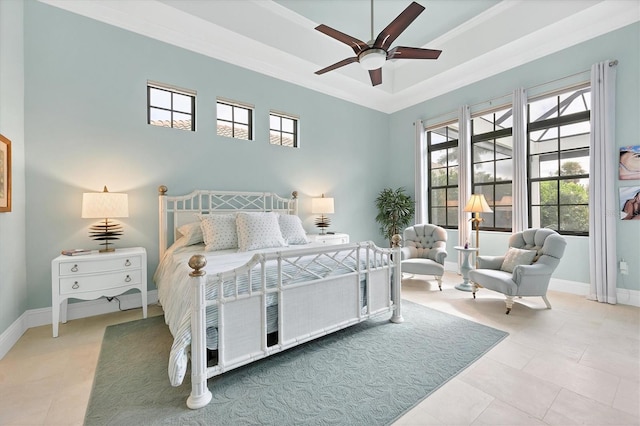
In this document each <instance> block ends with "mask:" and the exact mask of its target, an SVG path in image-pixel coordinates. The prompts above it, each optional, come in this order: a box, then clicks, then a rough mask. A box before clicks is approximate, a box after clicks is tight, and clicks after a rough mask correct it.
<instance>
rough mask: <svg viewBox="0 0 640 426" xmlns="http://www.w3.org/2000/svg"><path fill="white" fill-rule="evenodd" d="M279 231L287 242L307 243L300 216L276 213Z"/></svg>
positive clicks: (293, 243)
mask: <svg viewBox="0 0 640 426" xmlns="http://www.w3.org/2000/svg"><path fill="white" fill-rule="evenodd" d="M278 223H279V224H280V232H281V233H282V238H284V240H285V241H286V243H287V244H292V245H295V244H308V243H309V240H308V239H307V233H306V232H305V231H304V228H303V227H302V221H301V220H300V218H299V217H298V216H296V215H293V214H281V215H278Z"/></svg>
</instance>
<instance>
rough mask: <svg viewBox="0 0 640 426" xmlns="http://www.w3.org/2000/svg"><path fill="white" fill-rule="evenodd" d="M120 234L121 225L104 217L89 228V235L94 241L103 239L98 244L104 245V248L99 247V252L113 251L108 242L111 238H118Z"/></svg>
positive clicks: (121, 231)
mask: <svg viewBox="0 0 640 426" xmlns="http://www.w3.org/2000/svg"><path fill="white" fill-rule="evenodd" d="M122 234H123V228H122V225H121V224H119V223H117V222H113V221H111V220H109V219H105V220H104V222H99V223H97V224H95V225H92V226H91V227H90V228H89V236H90V237H91V238H93V239H94V240H96V241H104V242H103V243H101V244H100V245H102V246H104V248H101V249H100V250H99V253H108V252H112V251H115V248H114V247H109V245H110V243H109V242H110V241H113V240H119V239H120V236H121V235H122Z"/></svg>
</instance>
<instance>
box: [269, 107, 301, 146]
mask: <svg viewBox="0 0 640 426" xmlns="http://www.w3.org/2000/svg"><path fill="white" fill-rule="evenodd" d="M269 142H270V143H271V144H272V145H282V146H289V147H292V148H297V147H298V118H297V117H294V116H291V115H287V114H282V113H279V112H274V111H271V112H270V113H269Z"/></svg>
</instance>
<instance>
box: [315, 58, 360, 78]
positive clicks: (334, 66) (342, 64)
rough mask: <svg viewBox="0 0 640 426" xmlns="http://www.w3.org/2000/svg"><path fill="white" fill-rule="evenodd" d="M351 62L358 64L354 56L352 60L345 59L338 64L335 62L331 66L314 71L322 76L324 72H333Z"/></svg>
mask: <svg viewBox="0 0 640 426" xmlns="http://www.w3.org/2000/svg"><path fill="white" fill-rule="evenodd" d="M353 62H358V57H357V56H354V57H353V58H347V59H343V60H341V61H340V62H336V63H335V64H333V65H329V66H328V67H326V68H322V69H321V70H319V71H316V74H318V75H320V74H324V73H325V72H329V71H333V70H335V69H336V68H340V67H344V66H345V65H349V64H351V63H353Z"/></svg>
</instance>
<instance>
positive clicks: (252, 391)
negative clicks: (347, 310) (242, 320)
mask: <svg viewBox="0 0 640 426" xmlns="http://www.w3.org/2000/svg"><path fill="white" fill-rule="evenodd" d="M403 316H404V319H405V322H404V323H402V324H393V323H391V322H389V320H388V318H389V315H388V314H387V315H385V316H383V317H379V318H377V319H372V320H368V321H365V322H363V323H360V324H357V325H354V326H352V327H349V328H347V329H345V330H341V331H338V332H336V333H333V334H331V335H328V336H325V337H322V338H320V339H317V340H314V341H311V342H308V343H305V344H304V345H301V346H298V347H296V348H293V349H290V350H287V351H285V352H282V353H279V354H276V355H274V356H272V357H270V358H267V359H264V360H261V361H257V362H254V363H252V364H249V365H247V366H244V367H241V368H238V369H236V370H232V371H229V372H227V373H225V374H223V375H221V376H217V377H214V378H212V379H209V382H208V386H209V389H210V390H211V392H212V393H213V400H212V401H211V403H210V404H209V405H208V406H206V407H205V408H202V409H200V410H190V409H188V408H187V406H186V399H187V397H188V396H189V392H190V379H189V376H187V378H185V382H184V383H183V384H182V385H181V386H180V387H176V388H174V387H171V385H170V384H169V378H168V376H167V360H168V357H169V349H170V347H171V342H172V338H171V334H170V333H169V329H168V327H167V326H166V325H165V324H164V318H163V317H152V318H147V319H145V320H138V321H133V322H129V323H124V324H118V325H113V326H109V327H107V329H106V331H105V335H104V340H103V343H102V349H101V352H100V358H99V361H98V366H97V368H96V375H95V380H94V384H93V390H92V392H91V398H90V401H89V406H88V407H87V413H86V417H85V424H86V425H89V426H91V425H191V424H198V425H225V426H229V425H332V424H335V425H386V424H390V423H392V422H393V421H394V420H396V419H397V418H399V417H400V416H402V415H403V414H404V413H406V412H407V411H408V410H410V409H411V408H412V407H414V406H415V405H416V404H418V403H419V402H420V401H422V400H423V399H424V398H426V397H427V396H429V394H431V393H432V392H433V391H434V390H436V389H437V388H439V387H440V386H442V385H443V384H444V383H446V382H447V381H448V380H450V379H451V378H453V377H454V376H456V375H457V374H458V373H460V372H461V371H462V370H464V369H465V368H466V367H468V366H469V365H471V364H472V363H473V362H474V361H476V360H477V359H478V358H479V357H481V356H482V355H483V354H484V353H486V352H487V351H488V350H489V349H491V348H492V347H493V346H495V345H496V344H497V343H498V342H500V341H501V340H502V339H504V338H505V337H506V336H507V333H506V332H504V331H500V330H496V329H494V328H491V327H487V326H484V325H481V324H477V323H474V322H471V321H467V320H464V319H462V318H458V317H456V316H452V315H449V314H445V313H442V312H440V311H436V310H433V309H429V308H426V307H424V306H421V305H418V304H415V303H411V302H407V301H404V302H403Z"/></svg>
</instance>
